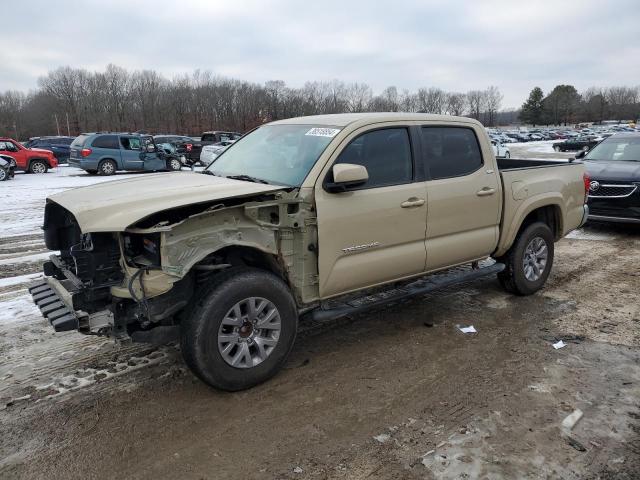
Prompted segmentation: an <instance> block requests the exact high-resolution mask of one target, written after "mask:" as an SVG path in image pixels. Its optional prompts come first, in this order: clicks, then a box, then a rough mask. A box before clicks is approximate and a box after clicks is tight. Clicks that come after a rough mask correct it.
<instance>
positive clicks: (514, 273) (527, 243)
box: [498, 222, 554, 295]
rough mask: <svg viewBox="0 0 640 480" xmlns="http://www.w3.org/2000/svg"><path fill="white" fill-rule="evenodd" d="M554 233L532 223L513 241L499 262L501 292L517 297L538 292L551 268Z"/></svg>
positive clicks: (547, 227) (545, 225) (538, 224)
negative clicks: (500, 264)
mask: <svg viewBox="0 0 640 480" xmlns="http://www.w3.org/2000/svg"><path fill="white" fill-rule="evenodd" d="M553 254H554V243H553V233H552V232H551V229H550V228H549V226H548V225H547V224H545V223H542V222H536V223H532V224H531V225H529V226H528V227H526V228H525V229H524V230H523V231H521V232H520V233H519V234H518V236H517V237H516V239H515V241H514V243H513V245H512V246H511V248H510V249H509V251H508V252H507V253H506V254H505V255H504V256H503V257H502V258H500V259H498V261H501V262H503V263H504V264H505V266H506V268H505V269H504V270H503V271H502V272H500V273H499V274H498V279H499V280H500V283H501V284H502V286H503V288H504V289H505V290H506V291H508V292H511V293H515V294H516V295H531V294H532V293H535V292H537V291H538V290H540V289H541V288H542V287H543V286H544V284H545V282H546V281H547V278H548V277H549V273H550V272H551V267H552V265H553Z"/></svg>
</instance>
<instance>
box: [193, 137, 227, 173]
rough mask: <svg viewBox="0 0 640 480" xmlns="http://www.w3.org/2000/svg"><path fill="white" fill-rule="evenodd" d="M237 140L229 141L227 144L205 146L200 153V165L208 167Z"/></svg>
mask: <svg viewBox="0 0 640 480" xmlns="http://www.w3.org/2000/svg"><path fill="white" fill-rule="evenodd" d="M234 142H235V140H227V141H225V142H220V143H214V144H213V145H205V146H204V147H202V151H201V152H200V163H201V164H202V165H203V166H205V167H206V166H208V165H209V164H210V163H211V162H213V161H214V160H215V159H216V158H218V156H219V155H220V154H221V153H222V152H224V151H225V150H226V149H227V148H228V147H229V145H233V143H234Z"/></svg>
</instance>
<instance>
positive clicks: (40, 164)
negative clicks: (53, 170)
mask: <svg viewBox="0 0 640 480" xmlns="http://www.w3.org/2000/svg"><path fill="white" fill-rule="evenodd" d="M47 170H49V165H47V162H45V161H44V160H33V161H32V162H31V163H30V164H29V172H31V173H47Z"/></svg>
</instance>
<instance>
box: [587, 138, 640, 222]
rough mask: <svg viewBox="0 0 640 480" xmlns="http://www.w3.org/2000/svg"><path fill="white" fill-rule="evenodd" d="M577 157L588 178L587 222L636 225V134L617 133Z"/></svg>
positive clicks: (639, 217) (639, 206) (639, 145)
mask: <svg viewBox="0 0 640 480" xmlns="http://www.w3.org/2000/svg"><path fill="white" fill-rule="evenodd" d="M577 157H579V158H580V157H582V159H583V161H584V164H585V166H586V169H587V172H588V173H589V176H590V177H591V182H590V184H589V220H595V221H599V222H622V223H637V224H640V133H618V134H616V135H613V136H611V137H608V138H605V139H604V140H603V141H602V142H600V143H599V144H598V145H596V146H595V147H593V148H592V149H591V150H590V151H589V152H588V153H583V152H580V154H578V156H577Z"/></svg>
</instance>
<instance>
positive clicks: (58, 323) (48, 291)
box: [29, 281, 78, 332]
mask: <svg viewBox="0 0 640 480" xmlns="http://www.w3.org/2000/svg"><path fill="white" fill-rule="evenodd" d="M29 293H30V294H31V297H32V298H33V303H35V304H36V305H37V306H38V308H39V309H40V312H42V316H43V317H44V318H46V319H47V320H49V323H50V324H51V326H52V327H53V329H54V330H55V331H56V332H67V331H69V330H77V329H78V317H77V316H76V314H75V312H74V311H73V310H71V309H70V308H69V307H68V306H67V304H66V303H65V302H64V301H63V300H62V298H60V296H59V295H58V293H57V292H56V291H55V290H54V289H53V288H52V287H51V286H50V285H49V284H48V283H47V282H46V281H40V282H38V283H34V284H33V285H31V286H30V287H29Z"/></svg>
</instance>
